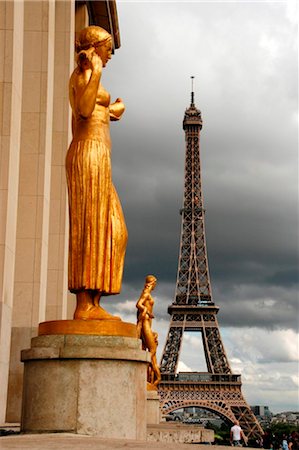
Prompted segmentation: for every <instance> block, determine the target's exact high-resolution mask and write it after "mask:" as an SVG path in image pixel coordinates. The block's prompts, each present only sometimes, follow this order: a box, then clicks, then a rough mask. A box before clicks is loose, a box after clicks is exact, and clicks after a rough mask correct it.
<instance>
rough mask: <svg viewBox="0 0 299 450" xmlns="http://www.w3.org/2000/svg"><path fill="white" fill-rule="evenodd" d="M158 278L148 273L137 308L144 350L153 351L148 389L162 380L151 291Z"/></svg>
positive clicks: (138, 324) (140, 337) (138, 334)
mask: <svg viewBox="0 0 299 450" xmlns="http://www.w3.org/2000/svg"><path fill="white" fill-rule="evenodd" d="M156 284H157V279H156V278H155V277H154V276H153V275H148V276H147V277H146V279H145V285H144V288H143V291H142V293H141V295H140V298H139V300H138V302H137V304H136V308H137V337H138V338H139V339H141V341H142V348H143V350H149V351H150V353H151V364H150V366H149V369H148V377H147V381H148V384H147V386H148V389H149V390H151V389H154V390H155V389H157V386H158V384H159V382H160V380H161V374H160V369H159V366H158V363H157V356H156V352H157V347H158V333H155V332H154V331H153V330H152V319H153V318H154V314H153V309H154V303H155V302H154V299H153V298H152V296H151V291H152V290H153V289H154V288H155V286H156Z"/></svg>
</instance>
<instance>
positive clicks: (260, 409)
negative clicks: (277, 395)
mask: <svg viewBox="0 0 299 450" xmlns="http://www.w3.org/2000/svg"><path fill="white" fill-rule="evenodd" d="M250 408H251V411H252V412H253V414H254V415H255V416H260V417H269V418H271V417H272V416H273V414H272V413H271V411H270V410H269V406H261V405H255V406H250Z"/></svg>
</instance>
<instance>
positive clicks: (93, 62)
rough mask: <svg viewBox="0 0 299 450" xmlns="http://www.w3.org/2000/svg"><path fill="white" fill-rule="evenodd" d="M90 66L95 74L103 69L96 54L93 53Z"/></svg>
mask: <svg viewBox="0 0 299 450" xmlns="http://www.w3.org/2000/svg"><path fill="white" fill-rule="evenodd" d="M90 64H91V69H92V70H96V71H97V72H100V71H101V70H102V68H103V63H102V60H101V58H100V56H99V55H98V54H97V53H96V52H93V54H92V57H91V61H90Z"/></svg>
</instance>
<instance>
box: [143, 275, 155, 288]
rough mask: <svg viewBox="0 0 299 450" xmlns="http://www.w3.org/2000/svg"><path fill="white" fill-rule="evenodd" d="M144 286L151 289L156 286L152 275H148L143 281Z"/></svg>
mask: <svg viewBox="0 0 299 450" xmlns="http://www.w3.org/2000/svg"><path fill="white" fill-rule="evenodd" d="M145 284H146V285H148V286H151V287H152V289H153V288H154V287H155V286H156V284H157V278H156V277H154V275H148V276H147V277H146V279H145Z"/></svg>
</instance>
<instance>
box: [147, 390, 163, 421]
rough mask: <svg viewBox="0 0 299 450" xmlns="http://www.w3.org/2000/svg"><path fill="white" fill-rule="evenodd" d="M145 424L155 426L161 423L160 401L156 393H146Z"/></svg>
mask: <svg viewBox="0 0 299 450" xmlns="http://www.w3.org/2000/svg"><path fill="white" fill-rule="evenodd" d="M146 405H147V407H146V410H147V420H146V422H147V424H153V425H156V424H158V423H160V421H161V412H160V399H159V395H158V392H157V391H147V401H146Z"/></svg>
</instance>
